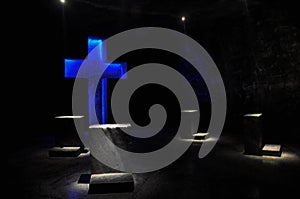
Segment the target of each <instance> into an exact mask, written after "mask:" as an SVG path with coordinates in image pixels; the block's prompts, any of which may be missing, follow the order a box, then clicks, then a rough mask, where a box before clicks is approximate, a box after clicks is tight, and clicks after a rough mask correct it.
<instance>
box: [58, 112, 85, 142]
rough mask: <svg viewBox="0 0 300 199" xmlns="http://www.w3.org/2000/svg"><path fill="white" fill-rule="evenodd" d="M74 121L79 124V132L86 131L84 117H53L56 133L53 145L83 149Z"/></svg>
mask: <svg viewBox="0 0 300 199" xmlns="http://www.w3.org/2000/svg"><path fill="white" fill-rule="evenodd" d="M74 120H77V121H78V123H79V128H80V129H81V131H84V129H86V121H85V117H84V116H57V117H55V124H56V132H55V145H56V146H58V147H74V146H78V147H81V148H84V146H83V143H82V142H81V140H80V138H79V135H78V133H77V130H76V128H75V124H74Z"/></svg>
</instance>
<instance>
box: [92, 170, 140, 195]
mask: <svg viewBox="0 0 300 199" xmlns="http://www.w3.org/2000/svg"><path fill="white" fill-rule="evenodd" d="M133 190H134V181H133V176H132V174H129V173H108V174H92V176H91V180H90V186H89V192H88V193H89V194H103V193H121V192H132V191H133Z"/></svg>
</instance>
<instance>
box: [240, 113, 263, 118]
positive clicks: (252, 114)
mask: <svg viewBox="0 0 300 199" xmlns="http://www.w3.org/2000/svg"><path fill="white" fill-rule="evenodd" d="M260 116H262V113H250V114H245V115H244V117H260Z"/></svg>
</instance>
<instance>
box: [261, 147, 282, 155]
mask: <svg viewBox="0 0 300 199" xmlns="http://www.w3.org/2000/svg"><path fill="white" fill-rule="evenodd" d="M281 153H282V150H281V145H279V144H265V146H264V147H263V148H262V155H268V156H278V157H280V156H281Z"/></svg>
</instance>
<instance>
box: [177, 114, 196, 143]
mask: <svg viewBox="0 0 300 199" xmlns="http://www.w3.org/2000/svg"><path fill="white" fill-rule="evenodd" d="M181 114H183V121H181V123H184V124H188V125H186V126H185V129H184V131H183V132H182V134H181V138H183V139H193V137H194V134H196V133H197V131H198V126H199V122H198V121H196V119H195V114H198V110H181Z"/></svg>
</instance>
